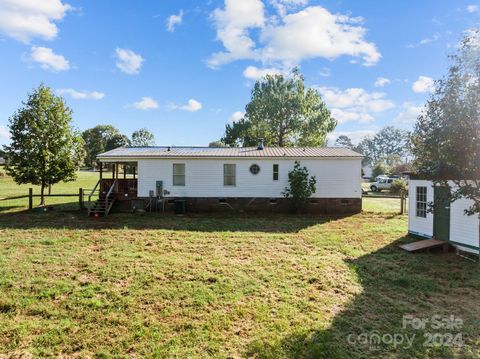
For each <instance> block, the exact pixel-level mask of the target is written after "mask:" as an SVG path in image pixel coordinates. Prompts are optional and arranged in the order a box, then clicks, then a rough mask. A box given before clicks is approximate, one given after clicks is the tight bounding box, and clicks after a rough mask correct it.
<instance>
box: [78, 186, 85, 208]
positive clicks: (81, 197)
mask: <svg viewBox="0 0 480 359" xmlns="http://www.w3.org/2000/svg"><path fill="white" fill-rule="evenodd" d="M78 205H79V206H80V210H82V209H84V208H85V207H84V206H83V188H79V189H78Z"/></svg>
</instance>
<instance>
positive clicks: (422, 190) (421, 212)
mask: <svg viewBox="0 0 480 359" xmlns="http://www.w3.org/2000/svg"><path fill="white" fill-rule="evenodd" d="M416 199H417V217H422V218H426V217H427V187H417V198H416Z"/></svg>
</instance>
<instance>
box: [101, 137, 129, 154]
mask: <svg viewBox="0 0 480 359" xmlns="http://www.w3.org/2000/svg"><path fill="white" fill-rule="evenodd" d="M130 145H131V142H130V140H129V138H128V137H127V136H125V135H123V134H121V133H116V134H114V135H113V136H112V137H110V138H109V139H107V143H106V145H105V151H110V150H113V149H114V148H118V147H125V146H130Z"/></svg>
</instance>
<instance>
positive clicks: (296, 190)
mask: <svg viewBox="0 0 480 359" xmlns="http://www.w3.org/2000/svg"><path fill="white" fill-rule="evenodd" d="M288 183H289V184H290V187H286V188H285V190H284V192H283V194H284V196H285V198H291V199H292V201H293V204H294V206H295V209H296V210H297V211H301V210H302V209H303V208H305V206H306V205H307V204H308V199H309V198H310V196H311V195H312V194H313V193H315V191H316V186H315V185H316V184H317V179H316V178H315V176H311V177H310V175H309V173H308V169H307V168H306V167H301V166H300V162H298V161H295V165H294V166H293V170H291V171H290V172H288Z"/></svg>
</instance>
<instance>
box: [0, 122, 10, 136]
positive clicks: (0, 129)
mask: <svg viewBox="0 0 480 359" xmlns="http://www.w3.org/2000/svg"><path fill="white" fill-rule="evenodd" d="M0 138H3V139H4V140H8V139H9V138H10V131H8V128H6V127H5V126H2V125H0Z"/></svg>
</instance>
